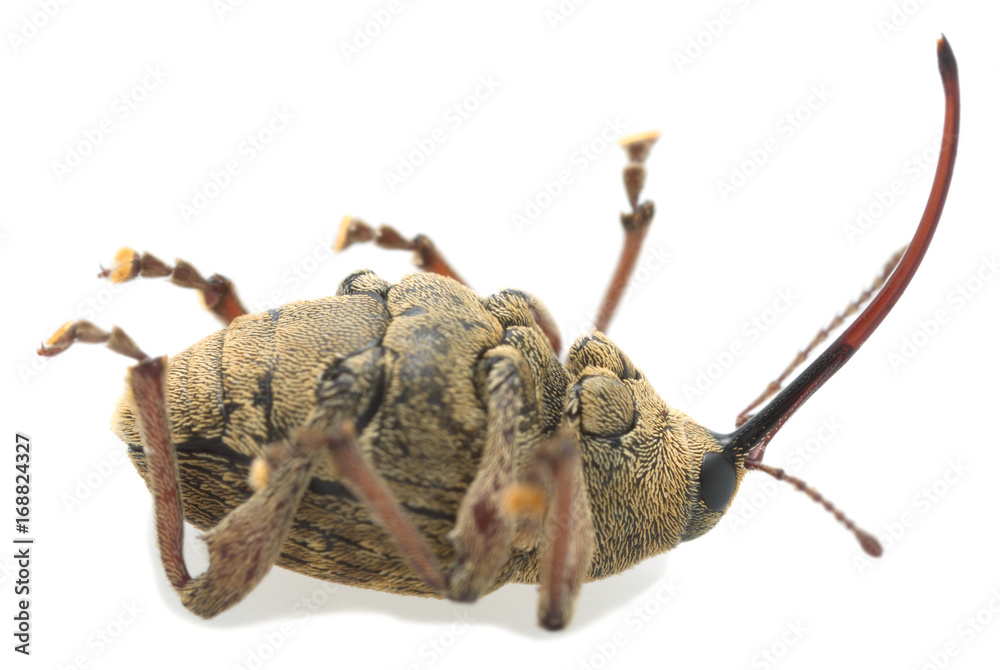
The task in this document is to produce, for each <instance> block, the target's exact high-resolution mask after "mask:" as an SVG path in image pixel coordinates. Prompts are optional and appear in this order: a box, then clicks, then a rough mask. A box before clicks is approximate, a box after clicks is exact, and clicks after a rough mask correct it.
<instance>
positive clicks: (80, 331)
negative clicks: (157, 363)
mask: <svg viewBox="0 0 1000 670" xmlns="http://www.w3.org/2000/svg"><path fill="white" fill-rule="evenodd" d="M75 342H86V343H88V344H100V343H107V345H108V349H110V350H111V351H113V352H115V353H116V354H121V355H123V356H128V357H129V358H134V359H136V360H137V361H141V360H144V359H146V358H148V357H147V356H146V354H144V353H142V350H141V349H139V347H137V346H136V345H135V342H133V341H132V338H131V337H129V336H128V335H126V334H125V331H124V330H122V329H121V328H119V327H118V326H114V327H113V328H112V329H111V332H110V333H108V332H106V331H103V330H101V329H100V328H98V327H97V326H95V325H94V324H92V323H91V322H90V321H82V320H81V321H67V322H66V323H64V324H63V325H62V326H60V328H59V330H57V331H56V332H54V333H53V334H52V337H50V338H49V339H48V340H47V341H46V342H45V343H44V344H42V346H40V347H39V348H38V355H39V356H55V355H57V354H61V353H62V352H64V351H66V350H67V349H69V348H70V347H71V346H72V345H73V343H75Z"/></svg>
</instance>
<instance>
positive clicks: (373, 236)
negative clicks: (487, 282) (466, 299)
mask: <svg viewBox="0 0 1000 670" xmlns="http://www.w3.org/2000/svg"><path fill="white" fill-rule="evenodd" d="M371 241H374V242H375V245H376V246H378V247H381V248H383V249H403V250H406V251H412V252H413V264H414V265H416V266H417V267H418V268H420V269H421V270H423V271H424V272H433V273H434V274H439V275H442V276H444V277H451V278H452V279H454V280H455V281H457V282H459V283H460V284H465V285H466V286H468V284H466V282H465V281H464V280H463V279H462V278H461V277H459V276H458V273H457V272H455V270H454V269H453V268H452V267H451V265H449V264H448V262H447V261H446V260H445V259H444V256H442V255H441V253H440V252H439V251H438V250H437V247H435V246H434V243H433V242H431V241H430V239H429V238H427V237H425V236H423V235H417V236H416V237H414V238H413V239H412V240H408V239H406V238H405V237H403V236H402V235H401V234H400V233H399V232H398V231H397V230H396V229H395V228H393V227H391V226H387V225H384V224H383V225H381V226H379V227H378V229H374V228H372V227H371V226H369V225H368V224H367V223H365V222H364V221H362V220H361V219H358V218H354V217H352V216H351V215H349V214H348V215H345V216H344V218H343V219H341V220H340V229H339V230H338V231H337V238H336V242H334V244H333V250H334V251H343V250H344V249H346V248H347V247H349V246H351V245H352V244H354V243H356V242H371Z"/></svg>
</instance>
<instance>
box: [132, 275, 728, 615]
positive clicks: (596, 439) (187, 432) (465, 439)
mask: <svg viewBox="0 0 1000 670" xmlns="http://www.w3.org/2000/svg"><path fill="white" fill-rule="evenodd" d="M498 348H500V349H499V351H501V352H503V353H504V354H506V355H508V356H510V357H512V358H514V359H515V360H516V361H517V367H518V369H519V374H520V375H521V376H522V377H523V379H522V381H523V385H524V392H523V395H524V402H523V404H522V406H521V408H520V410H519V412H518V421H517V422H516V426H515V430H516V432H517V439H516V443H517V445H518V451H517V457H516V464H517V465H516V470H517V472H518V473H519V475H520V476H521V478H526V477H527V476H528V475H527V473H528V471H529V469H530V467H531V463H532V454H533V453H534V451H535V450H536V449H537V448H538V445H539V444H540V443H541V442H542V441H544V440H546V439H550V438H551V437H552V436H553V434H554V433H555V431H556V428H557V427H558V425H559V423H560V421H561V420H562V417H563V414H564V413H567V414H569V415H571V416H575V417H577V419H578V420H577V421H576V425H578V426H579V429H580V432H579V436H578V438H579V445H580V456H581V460H582V463H583V472H584V477H585V482H586V488H587V493H588V497H589V498H590V502H591V509H592V510H593V512H592V513H593V523H594V532H595V552H594V559H593V561H592V563H591V565H590V569H589V572H588V574H587V579H588V580H592V579H596V578H600V577H605V576H608V575H611V574H615V573H618V572H621V571H622V570H624V569H626V568H628V567H630V566H632V565H634V564H635V563H637V562H638V561H640V560H642V559H644V558H647V557H648V556H650V555H654V554H658V553H661V552H663V551H666V550H668V549H670V548H672V547H674V546H676V545H677V544H678V543H679V542H680V541H682V540H686V539H691V538H693V537H697V536H698V535H700V534H701V533H703V532H705V531H706V530H708V529H709V528H710V527H711V526H712V525H714V523H715V522H716V521H717V520H718V518H719V517H720V516H721V512H711V511H710V510H708V508H707V507H705V504H704V502H702V501H701V500H700V497H699V494H698V492H699V481H698V473H699V471H700V463H701V460H702V458H703V455H704V453H705V452H706V451H717V452H721V446H720V445H719V444H718V442H717V440H715V438H714V437H712V434H711V433H710V432H709V431H706V430H705V429H703V428H701V427H700V426H698V425H697V424H695V423H694V422H693V421H691V419H690V418H689V417H687V416H686V415H684V414H683V413H680V412H678V411H676V410H674V409H671V408H669V407H667V405H666V404H665V403H664V402H663V401H662V400H661V399H660V398H659V396H657V395H656V393H655V392H654V391H653V389H652V387H651V386H650V385H649V382H648V381H647V380H646V378H645V377H644V376H643V375H642V374H641V373H640V372H639V371H638V370H637V369H636V368H635V367H634V366H633V365H632V363H631V361H629V359H628V358H627V357H626V356H625V355H624V354H623V353H622V352H621V351H620V350H619V349H618V348H617V347H616V346H615V345H614V344H612V343H611V342H610V341H609V340H607V339H606V338H605V337H604V336H603V335H600V334H599V333H595V334H593V335H590V336H584V337H581V338H580V339H579V340H578V341H577V342H576V343H575V344H574V346H573V347H572V348H571V350H570V355H569V365H568V367H566V366H563V364H562V363H560V362H559V360H558V358H557V357H556V355H555V352H554V351H553V350H552V348H551V347H550V345H549V342H548V340H547V339H546V337H545V335H544V333H543V332H542V330H541V329H540V328H539V326H538V325H537V324H536V323H535V321H534V319H533V317H532V313H531V309H530V307H529V301H528V299H526V296H525V295H524V294H521V293H520V292H518V291H504V292H501V293H499V294H496V295H493V296H490V297H488V298H485V299H483V298H480V297H478V296H476V295H475V294H474V293H473V292H472V291H471V290H470V289H468V288H466V287H465V286H463V285H461V284H459V283H457V282H455V281H453V280H451V279H448V278H445V277H441V276H438V275H433V274H414V275H409V276H406V277H404V278H403V279H402V281H401V282H400V283H398V284H395V285H391V286H390V285H389V284H387V283H385V282H384V281H382V280H381V279H379V278H378V277H376V276H375V275H374V274H372V273H369V272H360V273H355V274H354V275H351V276H350V277H348V278H347V279H346V280H345V281H344V283H343V284H342V286H341V289H340V291H338V295H337V296H335V297H330V298H320V299H316V300H308V301H300V302H295V303H291V304H288V305H285V306H283V307H281V308H278V309H274V310H271V311H269V312H265V313H260V314H251V315H246V316H242V317H240V318H238V319H236V320H235V321H233V323H232V324H231V325H230V326H229V327H228V328H225V329H223V330H221V331H219V332H217V333H215V334H213V335H210V336H208V337H206V338H205V339H203V340H202V341H201V342H199V343H197V344H195V345H194V346H192V347H189V348H188V349H186V350H185V351H183V352H181V353H180V354H177V355H176V356H174V357H173V358H172V359H171V361H170V365H169V367H168V374H167V381H166V389H167V401H168V402H167V409H168V415H169V417H170V423H171V434H172V439H173V442H174V444H175V446H176V448H177V455H178V465H179V469H180V479H181V486H182V493H183V500H184V514H185V517H186V518H187V520H188V521H190V522H191V523H192V524H193V525H195V526H196V527H198V528H200V529H202V530H208V529H210V528H213V527H214V526H216V524H217V523H218V521H219V520H220V519H221V518H222V517H224V516H225V515H227V514H228V513H230V512H231V511H233V510H234V509H236V507H238V506H239V505H240V504H242V503H243V502H244V501H245V500H247V499H248V498H249V497H250V495H251V493H252V490H251V488H250V486H249V485H248V483H247V475H248V469H249V466H250V463H251V460H252V459H253V458H254V457H257V456H259V455H261V454H262V453H263V450H264V448H265V447H266V446H267V445H268V444H271V443H274V442H278V441H281V440H285V439H288V437H289V434H290V431H291V430H292V429H294V428H296V427H298V426H302V425H306V424H307V423H316V422H320V423H326V424H333V423H336V422H337V421H340V420H342V419H343V418H345V416H350V417H351V418H353V419H354V421H355V422H356V425H357V429H358V443H359V446H360V447H361V450H362V451H363V453H364V454H365V455H366V456H367V457H368V458H369V459H370V460H371V463H372V465H373V467H374V468H375V469H376V470H377V471H378V472H379V473H380V474H381V475H382V477H384V478H385V480H386V481H387V483H388V485H389V487H390V489H391V491H392V493H393V495H394V497H395V498H396V500H398V501H399V502H400V503H401V504H402V506H403V508H404V509H405V510H406V511H407V512H408V513H409V514H410V515H411V516H412V519H413V521H414V523H415V524H416V526H417V527H418V529H419V530H420V531H421V532H422V534H423V535H424V537H425V538H426V539H427V541H428V544H429V545H430V548H431V550H432V551H433V553H434V554H435V556H436V557H437V558H438V560H439V561H440V562H441V563H442V565H445V566H447V565H449V564H451V563H452V562H453V561H454V554H455V550H454V547H453V545H452V543H451V542H450V541H449V540H448V534H449V532H450V531H451V530H452V529H453V528H454V526H455V519H456V515H457V513H458V508H459V505H460V503H461V501H462V498H463V496H464V495H465V493H466V490H467V488H468V486H469V484H470V482H471V481H472V480H473V478H474V477H475V475H476V471H477V468H478V467H479V464H480V459H481V455H482V450H483V443H484V435H485V432H486V421H487V411H486V403H485V401H484V398H485V397H486V396H487V395H488V393H489V389H488V388H487V380H486V367H487V366H488V365H489V363H490V357H491V356H492V355H495V353H496V352H497V351H498ZM113 428H114V430H115V432H116V433H117V434H118V436H119V437H120V438H121V439H122V440H123V441H124V442H126V443H127V444H128V445H129V455H130V457H131V459H132V461H133V463H134V464H135V466H136V468H137V469H138V471H139V472H140V474H142V475H143V476H144V477H145V478H147V483H148V473H149V469H148V468H147V466H146V458H145V456H144V453H143V449H142V447H143V445H142V439H141V436H140V433H139V430H138V427H137V425H136V421H135V417H134V414H133V411H132V409H131V405H130V402H129V401H128V395H126V399H125V400H123V402H122V403H120V405H119V408H118V411H117V412H116V414H115V417H114V419H113ZM739 472H740V474H741V475H742V472H743V471H742V469H741V470H740V471H739ZM521 526H522V528H520V529H519V532H518V535H517V537H516V540H515V542H514V544H513V547H512V551H511V554H510V557H509V559H508V560H507V561H506V564H505V565H504V566H503V568H502V569H501V570H500V572H499V574H498V576H497V577H496V580H495V582H494V584H493V585H492V587H491V590H492V588H497V587H499V586H500V585H502V584H503V583H507V582H515V583H537V582H538V574H539V570H538V560H537V554H538V543H539V542H538V541H539V538H538V532H537V531H538V527H537V524H536V525H534V526H532V525H531V524H527V523H522V524H521ZM277 565H280V566H282V567H285V568H288V569H291V570H294V571H297V572H301V573H303V574H307V575H310V576H312V577H318V578H321V579H325V580H329V581H334V582H338V583H343V584H348V585H352V586H361V587H365V588H372V589H377V590H382V591H390V592H395V593H401V594H411V595H425V596H432V595H440V594H437V593H435V592H434V591H433V590H432V589H430V588H429V587H428V585H427V584H426V583H425V582H424V581H422V580H421V579H420V578H419V577H418V576H416V575H415V574H414V573H413V571H412V570H411V569H410V567H409V566H408V564H407V562H406V560H405V559H404V557H402V556H400V554H399V550H398V549H397V547H396V546H395V545H394V544H393V542H392V541H391V539H390V538H389V537H387V536H386V534H385V533H384V532H383V530H382V529H381V528H380V527H379V525H378V524H377V523H376V522H375V520H373V519H372V518H371V515H370V514H369V513H368V512H367V511H366V510H365V508H364V506H363V505H361V504H360V503H359V502H358V501H357V499H356V498H355V496H353V495H352V494H351V492H350V491H349V490H348V489H347V488H346V487H344V486H343V485H341V484H340V483H339V482H338V479H337V476H336V474H335V473H334V472H333V471H332V470H331V468H330V466H329V465H328V464H326V463H324V464H321V465H320V466H319V468H318V470H317V472H316V474H315V476H314V477H313V479H312V481H311V482H310V485H309V488H308V490H307V491H306V492H305V494H304V496H303V499H302V502H301V503H300V506H299V509H298V511H297V512H296V515H295V519H294V521H293V524H292V530H291V532H290V534H289V537H288V539H287V540H286V541H285V543H284V545H283V547H282V551H281V555H280V558H279V559H278V561H277Z"/></svg>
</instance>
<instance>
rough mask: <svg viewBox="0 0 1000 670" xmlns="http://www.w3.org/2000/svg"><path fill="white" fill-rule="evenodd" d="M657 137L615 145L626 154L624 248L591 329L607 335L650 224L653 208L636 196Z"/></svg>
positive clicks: (630, 139) (635, 138)
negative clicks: (619, 146)
mask: <svg viewBox="0 0 1000 670" xmlns="http://www.w3.org/2000/svg"><path fill="white" fill-rule="evenodd" d="M659 136H660V133H659V132H655V131H654V132H645V133H639V134H636V135H630V136H628V137H623V138H621V139H620V140H619V141H618V143H619V144H620V145H621V146H622V148H624V149H625V151H626V153H628V158H629V163H628V165H626V166H625V170H624V171H623V175H622V176H623V178H624V181H625V193H626V195H627V196H628V201H629V205H631V207H632V211H631V212H630V213H628V214H622V215H621V220H622V228H624V229H625V246H624V247H622V253H621V256H619V258H618V266H617V267H616V268H615V273H614V275H612V277H611V284H609V285H608V290H607V291H606V292H605V294H604V300H602V301H601V307H600V309H598V310H597V321H596V323H595V324H594V327H595V328H596V329H597V330H599V331H601V332H602V333H603V332H607V329H608V325H609V324H610V323H611V317H613V316H614V315H615V310H617V309H618V303H619V301H620V300H621V297H622V294H623V293H624V291H625V287H626V285H628V280H629V277H631V276H632V271H633V270H634V269H635V263H636V261H637V260H639V250H640V249H641V248H642V242H643V240H645V239H646V233H647V232H648V231H649V224H651V223H652V222H653V214H654V212H655V209H654V208H653V203H652V202H651V201H649V200H647V201H645V202H641V203H640V202H639V195H640V194H641V193H642V187H643V185H644V184H645V183H646V168H645V167H644V166H643V163H645V161H646V156H648V155H649V150H650V148H651V147H652V146H653V144H654V143H655V142H656V140H657V138H658V137H659Z"/></svg>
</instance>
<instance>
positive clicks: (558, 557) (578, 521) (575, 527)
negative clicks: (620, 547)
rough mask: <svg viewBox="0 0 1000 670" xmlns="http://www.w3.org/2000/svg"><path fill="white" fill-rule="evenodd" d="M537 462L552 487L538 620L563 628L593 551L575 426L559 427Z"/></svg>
mask: <svg viewBox="0 0 1000 670" xmlns="http://www.w3.org/2000/svg"><path fill="white" fill-rule="evenodd" d="M536 462H537V471H538V476H539V478H540V479H541V481H543V482H544V483H545V486H544V488H545V489H546V490H547V491H548V492H549V495H548V505H547V509H546V512H545V520H544V521H543V525H542V539H541V546H540V548H539V557H538V563H539V580H538V581H539V586H540V594H539V599H538V623H539V625H541V626H543V627H545V628H547V629H549V630H560V629H561V628H563V627H564V626H566V624H567V623H569V620H570V618H571V617H572V616H573V610H574V608H575V607H576V600H577V597H578V596H579V595H580V586H581V585H582V584H583V581H584V579H586V577H587V573H588V571H589V569H590V559H591V557H592V556H593V553H594V523H593V518H592V516H591V512H590V499H589V498H588V496H587V485H586V483H585V482H584V478H583V465H582V462H581V460H580V454H579V450H578V447H577V440H576V436H575V434H574V432H573V430H572V429H571V428H570V427H569V426H567V425H564V426H563V427H562V428H560V430H559V432H558V433H557V434H556V436H555V437H554V438H553V439H552V440H550V441H549V442H548V443H546V444H544V445H543V446H542V447H540V448H539V450H538V456H537V461H536Z"/></svg>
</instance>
